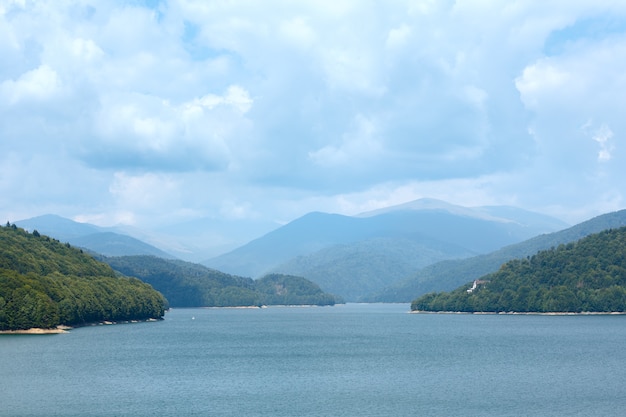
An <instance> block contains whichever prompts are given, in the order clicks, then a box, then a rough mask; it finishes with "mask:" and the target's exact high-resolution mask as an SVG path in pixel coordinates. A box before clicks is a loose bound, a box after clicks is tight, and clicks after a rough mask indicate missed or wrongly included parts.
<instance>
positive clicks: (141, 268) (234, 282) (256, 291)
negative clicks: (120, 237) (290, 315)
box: [102, 255, 336, 307]
mask: <svg viewBox="0 0 626 417" xmlns="http://www.w3.org/2000/svg"><path fill="white" fill-rule="evenodd" d="M102 260H103V261H104V262H107V263H108V264H109V265H111V267H112V268H113V269H115V270H116V271H118V272H120V273H122V274H124V275H128V276H134V277H137V278H139V279H141V280H142V281H145V282H147V283H149V284H151V285H152V286H153V287H154V288H156V289H157V290H159V291H160V292H162V293H163V295H165V297H167V299H168V301H169V303H170V306H171V307H242V306H261V305H333V304H335V302H336V300H335V297H334V296H333V295H331V294H328V293H325V292H324V291H322V290H321V289H320V287H319V286H318V285H317V284H314V283H312V282H311V281H309V280H306V279H304V278H301V277H297V276H291V275H281V274H272V275H267V276H265V277H263V278H260V279H258V280H256V281H255V280H253V279H252V278H244V277H240V276H236V275H230V274H225V273H223V272H220V271H217V270H214V269H211V268H207V267H205V266H202V265H198V264H194V263H190V262H184V261H177V260H171V259H162V258H157V257H154V256H143V255H138V256H119V257H103V258H102Z"/></svg>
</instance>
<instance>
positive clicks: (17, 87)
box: [0, 65, 61, 106]
mask: <svg viewBox="0 0 626 417" xmlns="http://www.w3.org/2000/svg"><path fill="white" fill-rule="evenodd" d="M60 90H61V81H60V79H59V76H58V74H57V73H56V71H54V70H53V69H52V68H50V67H49V66H47V65H41V66H39V67H38V68H36V69H34V70H31V71H28V72H26V73H24V74H22V75H21V76H20V77H19V78H18V79H17V80H15V81H14V80H5V81H3V82H2V84H0V97H2V101H3V102H4V105H5V106H6V105H15V104H19V103H28V102H45V101H48V100H51V99H53V98H54V97H55V96H56V95H57V94H58V93H59V92H60Z"/></svg>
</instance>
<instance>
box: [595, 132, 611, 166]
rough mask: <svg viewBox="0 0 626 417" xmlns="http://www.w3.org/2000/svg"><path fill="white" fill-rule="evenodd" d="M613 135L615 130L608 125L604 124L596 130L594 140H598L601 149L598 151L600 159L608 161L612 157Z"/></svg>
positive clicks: (600, 160)
mask: <svg viewBox="0 0 626 417" xmlns="http://www.w3.org/2000/svg"><path fill="white" fill-rule="evenodd" d="M612 137H613V132H612V131H611V129H610V128H609V127H608V126H607V125H602V126H600V128H598V130H596V132H595V134H594V135H593V140H594V141H596V142H598V144H599V145H600V150H599V151H598V161H599V162H606V161H608V160H610V159H611V152H613V150H614V148H613V144H612V143H611V142H610V140H611V138H612Z"/></svg>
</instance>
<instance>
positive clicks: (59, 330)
mask: <svg viewBox="0 0 626 417" xmlns="http://www.w3.org/2000/svg"><path fill="white" fill-rule="evenodd" d="M161 320H163V319H154V318H151V319H145V320H123V321H108V320H105V321H99V322H96V323H85V324H79V325H76V326H66V325H63V324H60V325H58V326H56V327H53V328H50V329H44V328H41V327H31V328H30V329H19V330H0V335H4V334H8V335H11V334H35V335H37V334H63V333H69V331H70V330H73V329H78V328H81V327H92V326H112V325H116V324H133V323H150V322H156V321H161Z"/></svg>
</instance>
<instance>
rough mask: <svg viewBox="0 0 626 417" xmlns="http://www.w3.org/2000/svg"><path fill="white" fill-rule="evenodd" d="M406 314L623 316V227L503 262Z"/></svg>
mask: <svg viewBox="0 0 626 417" xmlns="http://www.w3.org/2000/svg"><path fill="white" fill-rule="evenodd" d="M474 284H476V285H474ZM411 310H413V311H459V312H540V313H547V312H569V313H581V312H626V227H622V228H619V229H609V230H606V231H603V232H600V233H596V234H592V235H590V236H587V237H585V238H583V239H581V240H579V241H577V242H574V243H568V244H562V245H559V246H558V247H556V248H552V249H550V250H545V251H540V252H538V253H537V254H535V255H533V256H529V257H526V258H523V259H516V260H512V261H509V262H506V263H505V264H503V265H502V266H501V267H500V269H499V270H498V271H497V272H494V273H492V274H488V275H485V276H483V277H481V278H480V279H479V280H477V281H474V282H471V283H468V284H466V285H464V286H462V287H460V288H457V289H456V290H454V291H452V292H440V293H430V294H426V295H423V296H421V297H419V298H418V299H416V300H414V301H413V302H412V303H411Z"/></svg>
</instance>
